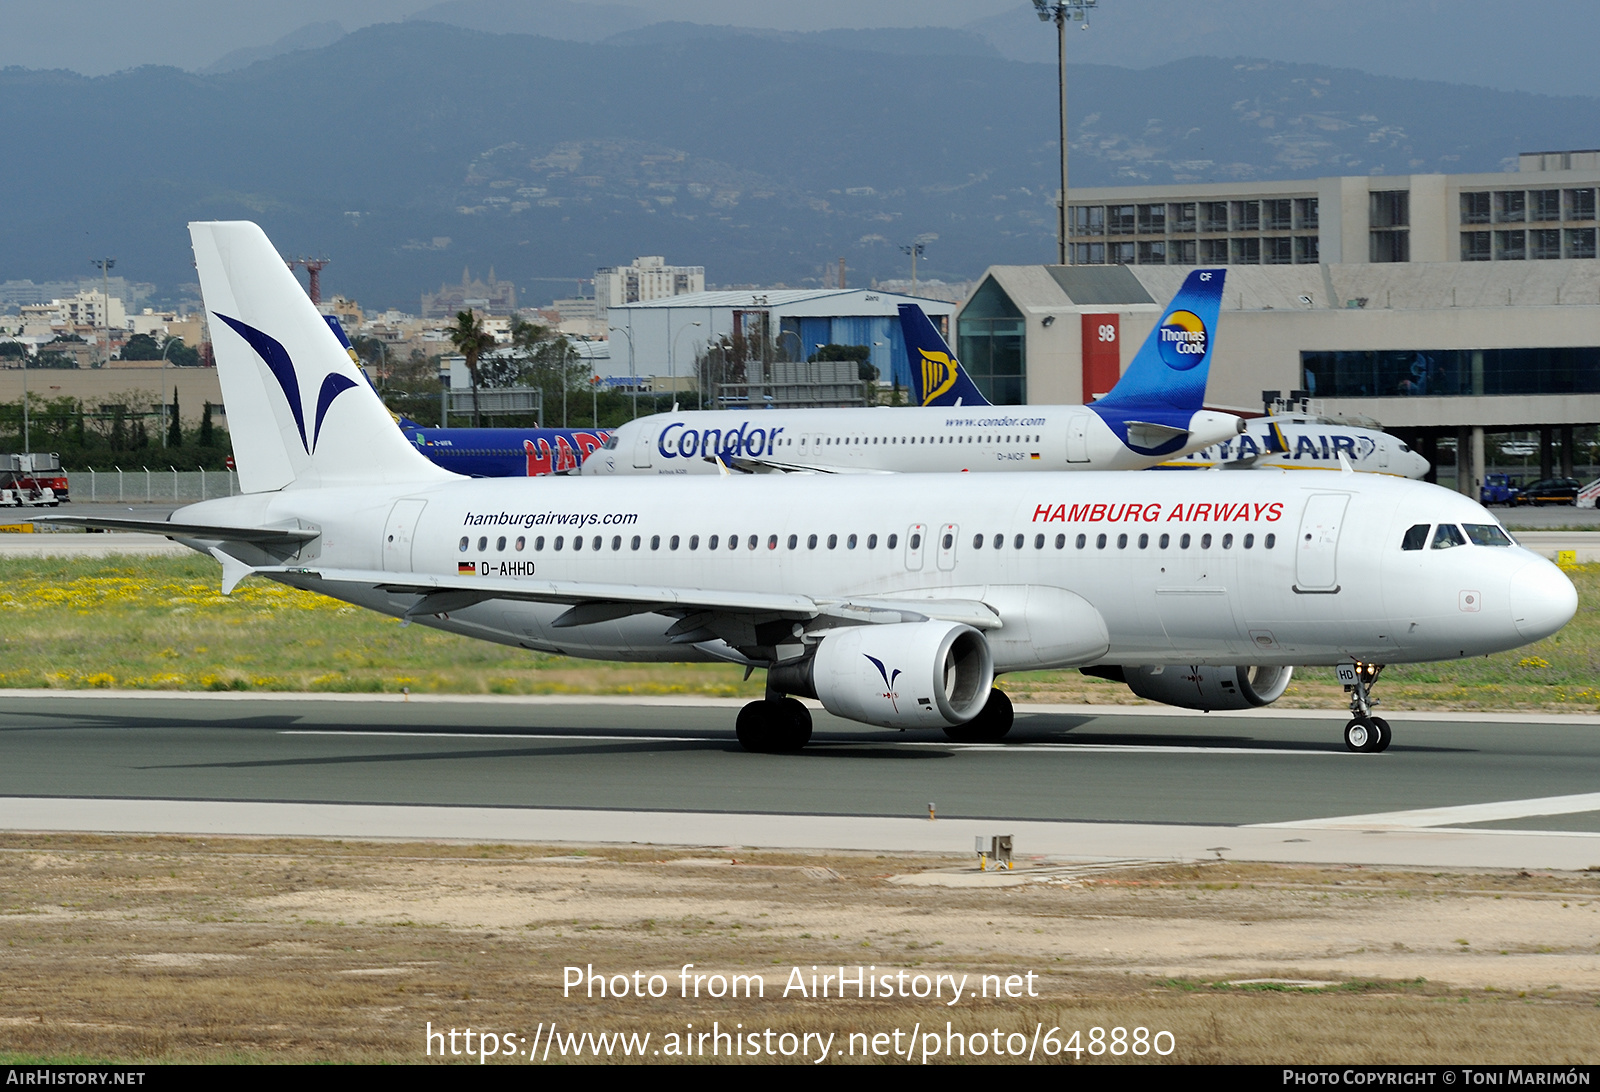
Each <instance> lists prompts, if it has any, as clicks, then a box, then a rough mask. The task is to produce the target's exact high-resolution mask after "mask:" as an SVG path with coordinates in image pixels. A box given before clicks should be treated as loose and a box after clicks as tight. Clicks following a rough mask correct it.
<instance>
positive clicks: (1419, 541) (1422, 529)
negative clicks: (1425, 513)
mask: <svg viewBox="0 0 1600 1092" xmlns="http://www.w3.org/2000/svg"><path fill="white" fill-rule="evenodd" d="M1430 526H1432V524H1427V523H1419V524H1417V525H1416V526H1414V527H1412V528H1410V529H1409V530H1407V531H1406V537H1405V538H1404V539H1403V540H1402V541H1401V543H1400V548H1401V549H1402V550H1420V549H1422V548H1423V547H1424V546H1426V545H1427V544H1428V528H1429V527H1430Z"/></svg>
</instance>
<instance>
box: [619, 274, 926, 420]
mask: <svg viewBox="0 0 1600 1092" xmlns="http://www.w3.org/2000/svg"><path fill="white" fill-rule="evenodd" d="M902 303H915V304H917V305H918V306H920V307H921V308H922V309H923V311H925V312H926V313H927V315H928V317H929V318H931V319H932V320H933V323H934V325H935V326H937V327H938V328H939V329H940V331H941V332H942V333H947V332H948V330H949V328H950V316H951V314H952V312H954V311H955V309H956V305H955V304H954V303H951V302H948V301H945V300H931V299H923V298H921V297H918V296H904V295H900V294H898V293H894V292H883V291H879V290H876V289H870V288H809V289H808V288H770V289H756V290H753V291H752V290H749V289H740V290H737V291H725V292H696V293H692V294H689V295H682V296H673V297H670V298H666V299H657V300H649V301H644V302H640V303H632V304H626V305H623V306H617V305H615V304H613V305H612V306H611V308H610V311H609V316H610V319H609V321H610V328H611V330H612V331H613V332H612V336H611V348H610V360H609V362H608V365H607V366H608V367H609V369H610V374H612V375H616V376H638V377H640V378H641V379H645V378H649V379H650V380H651V383H650V385H651V386H652V387H653V388H654V389H656V390H664V389H668V387H669V386H676V387H677V388H678V389H684V388H685V387H686V386H692V385H693V382H694V375H695V360H696V357H697V356H699V355H701V354H704V353H705V352H707V347H708V346H709V347H712V351H715V347H716V346H719V345H731V344H735V343H737V344H739V345H741V346H747V347H749V348H748V349H747V351H752V352H753V351H754V347H755V346H764V347H765V355H766V358H767V359H765V360H764V361H763V363H764V364H765V365H766V366H767V370H768V372H769V373H771V368H770V365H771V364H772V363H773V362H774V360H775V359H776V358H782V359H786V360H789V361H804V360H806V359H808V358H809V357H811V356H813V355H815V354H816V352H817V350H818V349H819V348H821V347H822V346H824V345H850V346H863V347H865V348H867V349H868V350H869V353H868V356H867V363H869V364H871V365H872V366H873V367H875V368H876V369H877V371H878V376H879V378H880V381H882V382H887V383H895V382H898V383H899V384H900V387H901V389H902V390H904V389H906V388H907V387H908V385H909V383H910V379H911V373H910V368H909V365H908V364H907V363H906V348H905V337H904V335H902V333H901V332H900V309H899V305H900V304H902ZM630 350H631V352H632V359H631V362H630V357H629V353H630ZM752 362H753V361H752ZM748 371H749V369H748V365H747V372H748ZM791 371H792V369H791ZM604 374H606V373H602V375H604ZM750 378H751V381H752V382H758V381H759V379H758V377H756V376H754V375H751V377H750ZM766 378H767V379H769V380H772V381H775V382H778V383H784V382H785V379H784V378H783V377H781V376H778V375H776V374H769V375H768V376H767V377H766ZM823 380H824V381H825V383H826V385H828V386H834V385H838V383H841V382H843V380H842V379H838V378H837V377H833V376H828V377H823ZM816 381H817V380H815V379H813V383H815V382H816ZM791 382H793V383H795V384H798V385H801V386H803V385H805V384H804V383H803V381H802V380H800V378H799V376H798V373H796V375H795V377H794V378H793V379H792V380H791ZM850 385H851V386H852V387H853V389H852V391H851V392H850V393H849V395H848V396H847V398H846V401H848V402H851V403H854V404H859V402H860V389H859V387H858V386H856V385H855V383H854V379H853V377H852V378H851V381H850ZM712 393H713V392H710V391H708V392H707V396H708V397H710V396H711V394H712ZM752 395H754V392H752ZM805 401H806V402H807V403H808V404H845V401H840V400H839V399H835V398H827V397H825V398H823V399H822V400H821V401H818V400H817V399H814V398H808V399H805Z"/></svg>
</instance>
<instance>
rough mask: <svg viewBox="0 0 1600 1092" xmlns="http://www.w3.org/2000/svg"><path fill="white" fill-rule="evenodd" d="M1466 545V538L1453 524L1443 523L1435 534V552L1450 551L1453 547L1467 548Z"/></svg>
mask: <svg viewBox="0 0 1600 1092" xmlns="http://www.w3.org/2000/svg"><path fill="white" fill-rule="evenodd" d="M1466 544H1467V540H1466V538H1465V537H1464V536H1463V535H1462V534H1461V531H1460V529H1459V528H1457V527H1456V525H1455V524H1453V523H1441V524H1439V529H1438V530H1437V531H1435V532H1434V533H1433V548H1434V549H1435V550H1448V549H1449V548H1450V547H1452V546H1465V545H1466Z"/></svg>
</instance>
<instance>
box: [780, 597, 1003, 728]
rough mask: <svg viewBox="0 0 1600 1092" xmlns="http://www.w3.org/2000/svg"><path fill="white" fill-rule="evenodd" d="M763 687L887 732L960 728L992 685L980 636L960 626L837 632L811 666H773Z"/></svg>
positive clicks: (902, 625)
mask: <svg viewBox="0 0 1600 1092" xmlns="http://www.w3.org/2000/svg"><path fill="white" fill-rule="evenodd" d="M768 681H769V683H771V684H772V685H774V686H777V687H780V688H782V689H783V690H785V691H786V692H788V693H793V694H804V695H807V696H809V697H815V698H817V699H819V700H820V701H821V702H822V705H823V707H824V708H825V709H827V710H828V712H830V713H833V714H834V715H835V716H840V717H845V718H847V719H849V720H857V721H861V722H863V723H865V724H878V725H882V726H883V727H885V728H940V727H943V726H945V725H947V724H951V725H953V724H965V723H966V722H967V721H969V720H971V719H972V718H973V717H975V716H977V715H978V713H979V712H981V711H982V709H983V706H984V703H985V702H987V701H988V700H989V688H990V687H991V686H992V685H993V684H994V660H993V658H992V657H991V656H990V654H989V645H988V642H987V641H985V640H984V639H983V634H981V633H979V632H978V631H977V630H975V629H973V628H972V627H971V626H966V625H962V624H961V623H959V622H936V621H928V622H898V623H894V624H891V625H876V626H874V625H868V626H856V627H852V628H850V629H841V630H836V631H834V632H833V633H830V634H828V635H827V636H825V637H823V638H822V641H821V642H820V643H819V644H818V645H817V650H816V652H815V654H814V655H813V656H812V657H811V659H810V660H808V661H806V662H805V663H803V664H789V665H782V666H779V667H775V668H773V669H772V670H771V672H770V673H769V675H768Z"/></svg>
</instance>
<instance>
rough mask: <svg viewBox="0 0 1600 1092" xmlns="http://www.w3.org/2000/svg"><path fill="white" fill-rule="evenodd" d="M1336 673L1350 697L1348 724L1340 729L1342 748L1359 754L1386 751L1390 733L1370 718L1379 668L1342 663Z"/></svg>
mask: <svg viewBox="0 0 1600 1092" xmlns="http://www.w3.org/2000/svg"><path fill="white" fill-rule="evenodd" d="M1338 670H1339V681H1340V682H1341V683H1343V684H1344V689H1345V693H1347V694H1349V695H1350V723H1349V724H1346V725H1345V726H1344V745H1345V746H1346V747H1347V748H1349V749H1350V750H1352V751H1359V752H1361V753H1363V754H1377V753H1379V752H1380V751H1387V750H1388V749H1389V741H1390V740H1391V739H1392V738H1393V735H1394V733H1393V732H1391V731H1390V729H1389V722H1388V721H1386V720H1384V719H1383V718H1382V717H1375V716H1373V715H1372V707H1373V706H1374V705H1377V704H1378V699H1376V698H1374V697H1372V696H1371V693H1372V687H1373V685H1374V684H1376V683H1377V681H1378V676H1379V675H1381V674H1383V665H1382V664H1366V663H1343V664H1340V665H1339V669H1338Z"/></svg>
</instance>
